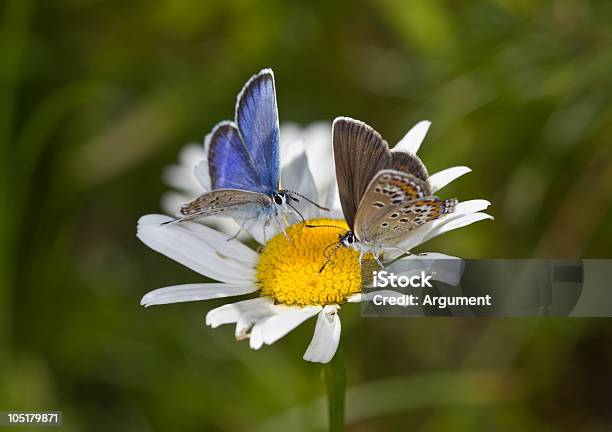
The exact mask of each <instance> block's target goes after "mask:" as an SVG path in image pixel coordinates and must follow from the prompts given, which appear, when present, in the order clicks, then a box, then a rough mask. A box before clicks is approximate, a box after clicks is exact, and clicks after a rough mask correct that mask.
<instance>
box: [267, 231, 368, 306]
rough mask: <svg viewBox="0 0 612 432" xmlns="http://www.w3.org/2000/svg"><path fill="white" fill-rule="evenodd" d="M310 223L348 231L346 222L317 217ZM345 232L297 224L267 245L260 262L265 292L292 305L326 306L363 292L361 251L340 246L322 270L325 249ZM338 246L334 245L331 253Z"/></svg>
mask: <svg viewBox="0 0 612 432" xmlns="http://www.w3.org/2000/svg"><path fill="white" fill-rule="evenodd" d="M306 224H308V225H316V226H321V225H334V226H337V227H341V228H343V229H345V230H348V226H347V225H346V222H344V221H341V220H334V219H313V220H309V221H306ZM343 233H344V231H343V230H342V229H338V228H329V227H320V228H308V227H306V226H305V225H304V224H295V225H292V226H291V227H289V228H288V229H287V237H288V238H287V237H285V235H284V234H283V233H280V234H278V235H276V236H275V237H274V238H272V239H271V240H270V241H269V242H268V243H267V244H266V245H265V248H264V250H263V252H262V253H261V255H260V258H259V263H258V264H257V279H258V280H259V283H260V287H261V293H262V294H263V295H265V296H269V297H272V298H274V299H275V300H276V301H277V302H278V303H285V304H289V305H300V306H305V305H326V304H331V303H344V302H346V299H347V298H348V297H349V296H351V295H352V294H355V293H358V292H361V281H362V275H361V266H360V265H359V253H358V252H357V251H356V250H354V249H352V248H347V247H340V248H338V250H336V252H335V253H334V255H333V257H332V258H331V260H330V261H329V263H328V264H327V266H326V267H325V269H324V270H323V271H322V272H319V270H321V266H322V265H323V263H324V262H325V254H324V251H325V248H326V247H328V246H330V245H333V244H334V243H337V242H338V236H339V235H340V234H343ZM333 248H334V246H331V247H330V248H329V249H328V250H327V253H328V254H329V253H330V252H331V251H332V249H333Z"/></svg>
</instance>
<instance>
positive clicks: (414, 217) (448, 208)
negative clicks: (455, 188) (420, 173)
mask: <svg viewBox="0 0 612 432" xmlns="http://www.w3.org/2000/svg"><path fill="white" fill-rule="evenodd" d="M456 202H457V201H456V200H454V199H451V200H441V199H439V198H437V197H434V196H431V189H430V187H429V184H428V183H427V182H426V181H424V180H422V179H420V178H418V177H417V176H415V175H412V174H409V173H405V172H401V171H396V170H382V171H380V172H379V173H378V174H377V175H376V176H375V177H374V178H373V179H372V181H371V182H370V185H369V186H368V188H367V190H366V192H365V194H364V196H363V199H362V201H361V202H360V203H359V210H358V212H357V216H356V218H355V234H356V236H357V238H358V239H359V240H360V241H362V242H364V243H370V244H375V245H392V244H394V243H397V242H398V241H400V240H401V239H402V238H403V237H404V236H405V235H406V234H408V233H409V232H410V231H413V230H414V229H415V228H417V227H419V226H420V225H423V224H425V223H427V222H429V221H432V220H434V219H438V218H439V217H441V216H443V215H444V214H448V213H452V212H453V211H454V207H455V204H456Z"/></svg>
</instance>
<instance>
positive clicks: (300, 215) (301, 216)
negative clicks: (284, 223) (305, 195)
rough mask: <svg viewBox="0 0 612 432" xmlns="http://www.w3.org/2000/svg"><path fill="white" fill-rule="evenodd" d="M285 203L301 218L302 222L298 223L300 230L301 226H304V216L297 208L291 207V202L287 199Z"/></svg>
mask: <svg viewBox="0 0 612 432" xmlns="http://www.w3.org/2000/svg"><path fill="white" fill-rule="evenodd" d="M287 205H288V206H289V207H291V209H292V210H293V211H294V212H296V213H297V214H298V216H299V217H300V219H302V223H301V224H300V231H301V230H302V228H304V224H305V222H306V219H304V216H303V215H302V213H300V212H299V211H298V209H296V208H295V207H293V206H292V205H291V204H289V201H287ZM298 232H299V231H298Z"/></svg>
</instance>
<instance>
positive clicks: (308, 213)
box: [281, 150, 321, 219]
mask: <svg viewBox="0 0 612 432" xmlns="http://www.w3.org/2000/svg"><path fill="white" fill-rule="evenodd" d="M282 174H283V175H282V177H281V180H282V188H283V189H289V190H291V191H295V192H297V193H299V194H301V195H304V196H306V197H307V198H308V199H310V200H312V201H314V202H318V201H319V194H318V193H317V187H316V185H315V181H314V179H313V177H312V174H311V172H310V169H309V168H308V158H307V157H306V152H305V151H303V150H302V151H301V153H300V154H299V155H297V156H296V157H294V158H293V160H292V161H291V163H289V164H288V165H286V166H285V167H284V168H283V171H282ZM297 198H298V199H299V200H300V202H299V203H296V202H294V203H291V205H293V206H294V207H295V208H296V209H297V210H298V211H299V212H300V213H301V214H302V216H303V217H304V218H305V219H312V218H315V217H318V216H319V214H320V212H321V210H319V209H318V208H317V207H315V206H314V205H312V204H311V203H309V202H308V201H306V200H305V199H303V198H300V197H297Z"/></svg>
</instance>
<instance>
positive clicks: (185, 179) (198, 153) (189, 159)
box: [163, 143, 204, 195]
mask: <svg viewBox="0 0 612 432" xmlns="http://www.w3.org/2000/svg"><path fill="white" fill-rule="evenodd" d="M202 159H204V151H203V149H202V146H200V145H198V144H194V143H191V144H188V145H186V146H185V147H183V149H182V150H181V153H180V154H179V163H178V164H175V165H171V166H169V167H168V168H166V169H165V170H164V173H163V177H164V180H165V182H166V183H167V184H168V185H169V186H171V187H173V188H175V189H179V190H181V191H183V192H186V193H187V194H188V195H191V194H197V193H198V191H199V190H200V187H199V185H198V182H197V180H196V179H195V177H194V175H193V167H194V166H196V164H197V163H198V162H199V161H201V160H202Z"/></svg>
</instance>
